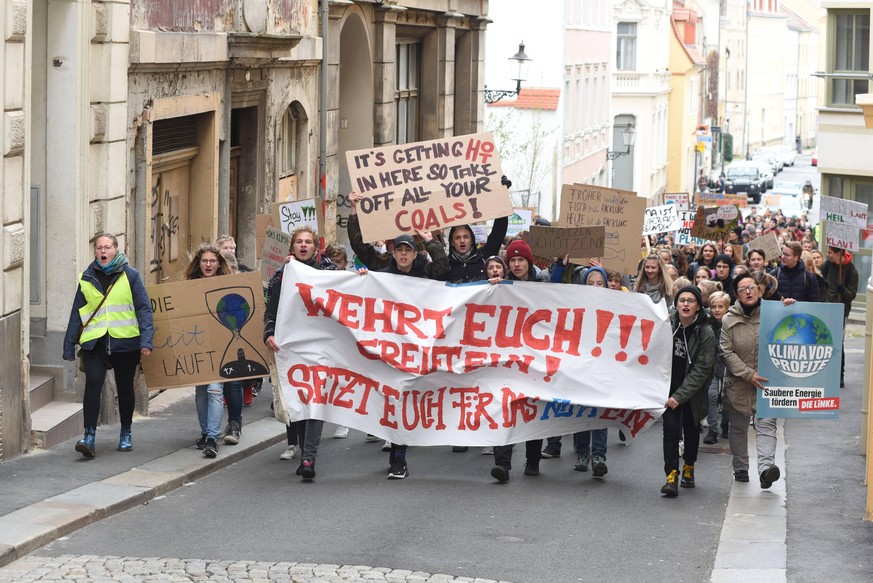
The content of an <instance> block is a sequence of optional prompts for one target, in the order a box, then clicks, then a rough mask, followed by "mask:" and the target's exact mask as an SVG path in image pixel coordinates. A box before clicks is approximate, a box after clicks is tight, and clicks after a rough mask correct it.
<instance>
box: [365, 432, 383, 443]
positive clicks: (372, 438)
mask: <svg viewBox="0 0 873 583" xmlns="http://www.w3.org/2000/svg"><path fill="white" fill-rule="evenodd" d="M364 441H379V438H378V437H376V436H375V435H373V434H372V433H368V434H367V437H365V438H364Z"/></svg>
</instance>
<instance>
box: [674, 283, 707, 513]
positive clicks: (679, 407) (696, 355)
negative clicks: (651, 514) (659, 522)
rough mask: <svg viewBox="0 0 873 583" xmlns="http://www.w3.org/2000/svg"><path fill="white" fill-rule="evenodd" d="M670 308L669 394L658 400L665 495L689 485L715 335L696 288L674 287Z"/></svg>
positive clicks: (677, 491) (705, 397) (692, 481)
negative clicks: (661, 412)
mask: <svg viewBox="0 0 873 583" xmlns="http://www.w3.org/2000/svg"><path fill="white" fill-rule="evenodd" d="M675 307H676V311H675V312H674V313H673V315H672V316H671V323H672V327H673V351H672V354H673V367H672V373H671V375H670V396H669V397H668V399H667V401H666V402H665V403H664V407H665V408H666V409H665V410H664V416H663V417H662V421H663V427H664V439H663V443H664V473H665V474H666V475H667V481H666V483H665V484H664V485H663V486H662V487H661V494H663V495H664V496H666V497H668V498H675V497H676V496H678V495H679V486H680V485H681V486H682V487H683V488H693V487H694V486H695V484H694V465H695V463H697V452H698V449H699V446H700V430H699V427H700V421H701V420H702V419H703V418H705V417H706V414H707V410H708V404H709V395H708V392H707V391H706V390H704V387H707V386H708V385H709V380H710V379H711V378H712V374H713V371H714V370H715V335H714V334H713V332H712V328H710V326H709V317H708V316H707V314H706V310H705V308H704V306H703V297H702V296H701V294H700V290H699V289H698V288H697V287H695V286H693V285H688V286H685V287H683V288H682V289H680V290H679V292H678V293H677V294H676V300H675ZM683 436H684V442H685V448H684V451H683V453H682V459H683V461H684V464H683V467H682V479H681V483H680V480H679V440H680V439H681V438H682V437H683Z"/></svg>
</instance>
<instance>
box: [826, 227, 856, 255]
mask: <svg viewBox="0 0 873 583" xmlns="http://www.w3.org/2000/svg"><path fill="white" fill-rule="evenodd" d="M824 232H825V244H826V245H827V246H828V247H837V248H839V249H845V250H846V251H857V250H858V242H859V237H858V227H856V226H855V225H851V224H847V223H834V222H831V221H825V224H824Z"/></svg>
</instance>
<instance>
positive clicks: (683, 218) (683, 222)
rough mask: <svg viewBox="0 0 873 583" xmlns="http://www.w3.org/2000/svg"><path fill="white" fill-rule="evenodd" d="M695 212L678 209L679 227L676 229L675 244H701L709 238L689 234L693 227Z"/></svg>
mask: <svg viewBox="0 0 873 583" xmlns="http://www.w3.org/2000/svg"><path fill="white" fill-rule="evenodd" d="M696 214H697V212H696V211H679V221H680V227H679V228H678V229H676V244H677V245H690V244H691V243H694V244H695V245H703V244H704V243H706V242H708V241H709V239H703V238H700V237H692V236H691V229H693V228H694V217H695V215H696Z"/></svg>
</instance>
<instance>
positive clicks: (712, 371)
mask: <svg viewBox="0 0 873 583" xmlns="http://www.w3.org/2000/svg"><path fill="white" fill-rule="evenodd" d="M503 182H504V184H506V185H508V184H509V181H508V180H506V178H505V177H504V178H503ZM360 199H361V196H360V195H358V194H357V193H354V192H353V193H351V194H350V195H349V200H350V201H351V204H352V213H351V216H350V217H349V221H348V237H349V241H350V245H351V248H352V250H353V251H354V253H355V258H356V262H359V263H360V265H361V266H362V267H359V268H358V269H357V271H358V273H360V274H361V275H362V276H365V275H366V274H367V273H368V272H369V271H380V272H386V273H393V274H396V275H400V276H406V277H418V278H428V279H434V280H439V281H445V282H450V283H456V284H458V283H469V282H475V281H485V280H487V281H488V282H490V283H492V284H498V283H500V282H501V281H502V280H504V279H507V280H513V281H530V282H543V283H559V284H560V283H566V284H577V285H589V286H596V287H602V288H608V289H611V290H615V291H616V292H619V293H634V292H635V293H641V294H645V295H647V296H648V297H649V298H650V299H651V300H652V301H653V302H655V303H659V302H661V301H662V300H663V301H665V302H666V304H667V306H668V308H669V314H670V323H671V329H672V372H671V378H670V387H669V393H668V397H667V399H666V400H665V402H664V407H665V411H664V414H663V418H662V428H663V435H662V438H663V457H664V473H665V476H666V479H665V483H664V485H663V487H662V488H661V493H662V494H663V495H665V496H667V497H675V496H677V495H678V493H679V488H680V487H685V488H693V487H694V485H695V478H694V469H695V464H696V461H697V455H698V450H699V442H700V435H701V432H702V429H706V430H707V432H706V435H705V437H704V438H703V442H704V443H706V444H713V443H716V442H718V440H719V439H727V441H728V443H729V445H730V450H731V453H732V455H733V475H734V479H735V480H737V481H741V482H748V481H749V479H750V477H749V476H750V474H749V463H750V462H749V453H748V451H747V443H748V442H747V433H748V431H749V427H750V425H751V427H753V428H754V431H755V436H756V445H757V468H756V472H755V473H756V475H757V477H758V479H759V481H760V485H761V487H762V488H769V487H770V486H771V484H772V483H773V482H774V481H776V480H778V479H779V477H780V473H781V472H780V469H779V468H778V466H776V464H775V461H774V452H775V445H776V420H775V419H772V418H760V417H758V416H757V415H756V394H757V391H758V390H760V389H762V388H763V387H764V386H765V384H766V383H767V382H768V381H767V379H766V378H763V377H762V376H760V374H759V373H758V370H757V362H758V354H757V350H758V335H759V333H760V306H761V301H762V300H778V301H781V302H783V303H784V304H791V303H793V302H796V301H804V302H810V301H811V302H817V301H827V302H835V303H842V304H843V305H844V317H845V318H848V314H849V310H850V309H851V303H852V300H853V299H854V298H855V295H856V294H857V291H858V272H857V269H855V266H854V265H853V262H852V256H851V254H850V253H848V252H846V251H844V250H842V249H838V248H835V247H827V248H826V249H823V250H820V249H819V245H818V243H817V237H816V232H815V229H814V228H813V227H812V225H810V223H809V221H808V220H807V218H806V216H805V215H802V216H800V217H792V218H789V217H785V216H783V215H782V213H781V212H780V211H776V212H771V211H766V212H764V213H761V214H758V213H757V212H756V211H757V209H753V212H752V213H751V214H750V215H749V216H748V217H747V218H746V219H745V221H744V223H743V225H742V226H738V227H737V228H736V229H734V230H732V231H730V232H729V233H728V236H727V238H726V239H725V240H724V241H721V242H709V241H708V242H705V243H703V244H702V245H700V246H699V247H698V246H697V245H695V244H694V243H690V244H686V245H676V244H675V242H674V240H673V236H672V235H671V234H666V233H665V234H663V235H662V236H656V237H653V238H652V239H651V240H649V241H644V244H645V249H644V251H645V250H648V251H647V252H646V256H645V257H644V258H643V259H642V260H641V261H640V266H639V270H638V273H637V274H636V275H635V276H629V275H627V274H620V273H617V272H614V271H611V270H609V269H605V268H604V266H603V265H602V264H601V263H600V262H599V261H597V260H592V261H590V263H589V265H586V266H576V265H573V264H570V263H569V260H568V257H563V258H557V259H554V260H553V261H552V262H551V264H550V265H545V268H543V269H541V268H540V267H538V263H537V261H536V260H535V258H534V256H533V253H532V252H531V248H530V246H529V245H528V244H527V243H526V242H525V241H524V240H523V239H521V238H513V239H510V238H508V237H506V232H507V227H508V217H503V218H498V219H495V220H494V222H493V226H492V228H491V231H490V233H489V235H488V238H487V241H486V242H485V243H484V244H482V245H477V243H476V238H475V234H474V231H473V229H472V228H471V227H470V226H469V225H461V226H455V227H452V228H451V230H450V231H449V233H448V241H447V246H444V245H443V244H442V243H441V242H440V240H438V239H437V238H434V237H433V235H432V234H431V233H430V232H425V231H418V232H417V236H418V238H417V239H416V238H415V237H413V236H411V235H401V236H398V237H396V238H395V239H394V240H393V241H389V242H387V243H386V244H384V245H378V246H376V245H371V244H367V243H365V242H364V241H363V237H362V234H361V229H360V223H359V222H358V215H357V205H358V202H359V201H360ZM541 224H542V223H541ZM545 224H547V222H546V223H545ZM769 233H773V234H774V235H776V237H777V239H778V246H779V248H780V249H781V255H780V256H779V257H768V256H766V254H765V251H764V250H763V249H762V248H761V246H760V245H756V240H757V239H758V238H760V237H762V236H765V235H769ZM290 240H291V248H290V250H289V256H288V259H287V260H288V261H298V262H300V263H303V264H305V265H308V266H309V267H312V268H314V269H326V270H336V269H346V268H347V266H348V267H350V266H349V261H348V258H347V256H346V251H345V248H343V247H342V246H333V245H331V246H328V248H327V249H325V250H324V251H323V252H322V251H321V250H320V249H319V238H318V234H317V233H315V232H314V230H313V229H311V228H310V227H301V228H298V229H297V230H295V231H294V232H293V233H291V236H290ZM93 244H94V252H95V258H94V261H93V262H92V263H91V264H90V265H89V266H88V268H87V269H86V270H85V271H84V272H83V273H82V275H81V277H80V281H79V287H78V289H77V292H76V296H75V298H74V302H73V307H72V310H71V313H70V320H69V325H68V328H67V332H66V336H65V340H64V359H66V360H70V361H73V360H75V359H76V356H77V354H76V350H75V348H76V345H78V346H79V352H78V357H79V360H80V368H81V370H82V371H83V372H84V373H85V379H86V381H85V394H84V405H83V407H84V418H85V419H84V420H85V423H84V424H85V435H84V437H83V438H82V439H81V440H79V441H78V442H77V443H76V446H75V449H76V451H78V452H80V453H82V454H83V455H84V456H85V457H88V458H93V457H95V455H96V446H95V434H96V426H97V418H98V416H99V409H100V400H101V391H102V387H103V382H104V379H105V377H106V373H107V371H109V370H113V371H114V375H115V381H116V385H117V391H118V407H119V413H120V418H121V432H120V436H119V444H118V450H119V451H131V450H132V448H133V438H132V434H131V419H132V415H133V408H134V390H133V381H134V373H135V370H136V367H137V366H138V365H139V362H140V359H141V358H142V357H148V356H149V355H150V354H151V351H152V349H153V335H154V329H153V325H152V313H151V306H150V303H149V298H148V295H147V294H146V291H145V286H144V284H143V281H142V278H141V277H140V275H139V273H138V272H137V271H136V270H135V269H133V268H131V267H130V266H129V265H128V262H127V259H126V257H125V256H124V253H122V252H121V251H119V249H118V241H117V239H116V238H115V237H114V236H112V235H109V234H105V233H104V234H100V235H98V236H97V237H95V238H94V240H93ZM822 251H824V255H823V254H822ZM539 265H544V264H543V263H542V262H540V263H539ZM247 270H248V268H246V267H245V266H244V265H241V264H239V262H238V261H237V259H236V256H235V245H234V242H233V239H232V238H230V237H222V238H220V239H219V240H218V241H216V242H215V243H203V244H202V245H200V246H199V247H198V248H197V249H196V250H195V251H194V252H193V253H192V254H191V260H190V263H189V265H188V267H187V268H186V269H185V271H184V273H183V275H182V278H183V279H189V280H190V279H199V278H206V277H216V276H222V275H225V274H230V273H234V272H237V271H247ZM283 272H284V270H283V269H280V270H278V271H277V272H276V274H275V276H274V277H273V278H272V279H271V280H270V282H269V284H268V288H267V291H266V311H265V316H264V342H265V344H266V346H267V347H268V348H269V349H270V350H272V351H276V352H278V351H279V350H280V347H279V345H278V343H277V342H276V338H275V334H276V315H277V311H278V305H279V300H280V293H281V282H282V277H283ZM844 368H845V357H844V359H843V363H842V368H841V375H840V385H841V386H843V384H844V379H843V374H844ZM258 388H259V383H257V382H251V381H245V382H243V383H241V382H240V381H227V382H223V383H220V382H215V383H210V384H208V385H203V386H198V387H196V391H195V404H196V410H197V416H198V421H199V425H200V437H199V438H198V439H197V440H196V447H197V448H198V449H201V450H203V453H204V455H205V456H207V457H215V456H216V455H217V453H218V448H219V441H222V442H223V443H224V444H226V445H234V444H237V443H239V440H240V438H241V433H242V411H243V407H244V405H245V404H250V403H251V399H252V396H253V392H254V393H255V394H256V391H257V389H258ZM225 407H226V408H227V411H228V423H227V426H226V427H225V429H224V430H223V431H222V429H221V424H222V418H223V411H224V409H225ZM323 425H324V422H323V421H321V420H317V419H309V420H305V421H297V422H292V423H290V424H289V425H288V426H287V449H285V450H284V451H283V452H282V454H281V456H280V457H281V459H284V460H290V459H293V458H295V457H299V458H300V460H301V461H300V465H299V466H298V468H297V474H298V475H300V476H301V477H302V479H304V480H312V479H313V478H314V477H315V463H316V457H317V452H318V446H319V442H320V440H321V435H322V430H323ZM607 432H608V430H607V429H597V430H591V431H580V432H577V433H575V434H574V435H573V449H574V450H575V453H576V456H577V457H576V463H575V466H574V468H575V470H577V471H580V472H587V471H588V470H589V469H590V470H591V473H592V475H593V476H594V477H595V478H601V479H602V478H603V477H604V476H605V475H606V474H607V472H608V468H607V464H606V450H607ZM348 434H349V430H348V428H346V427H341V426H339V427H337V428H336V432H335V434H334V437H337V438H343V437H347V436H348ZM623 437H624V436H623V435H622V434H621V432H619V438H620V439H622V440H623ZM366 439H367V440H368V441H378V440H379V439H378V438H377V437H375V436H372V435H367V437H366ZM561 441H562V438H561V436H554V437H552V438H549V439H548V440H546V443H545V447H544V446H543V445H544V444H543V440H542V439H534V440H530V441H527V442H526V443H525V444H524V456H525V464H524V470H523V473H524V475H526V476H536V475H538V474H539V472H540V462H541V460H542V459H544V458H545V459H548V458H555V457H559V456H560V454H561V447H562V443H561ZM383 449H384V450H385V451H386V452H387V453H389V466H390V469H389V472H388V478H389V479H403V478H406V477H407V476H408V475H409V469H408V467H409V466H408V463H407V448H406V446H405V445H403V444H396V443H388V442H386V443H385V445H384V446H383ZM467 449H468V448H466V447H461V446H456V447H453V448H452V451H455V452H463V451H467ZM483 453H486V454H493V456H494V463H493V466H492V468H491V476H492V477H493V478H494V479H495V480H497V481H499V482H507V481H509V477H510V470H511V468H512V453H513V445H511V444H510V445H502V446H496V447H494V448H493V449H492V448H486V449H485V451H483ZM680 457H681V458H682V462H683V463H682V464H681V465H680Z"/></svg>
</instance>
